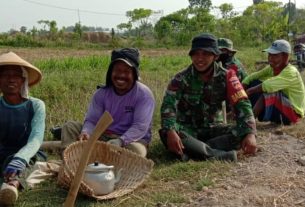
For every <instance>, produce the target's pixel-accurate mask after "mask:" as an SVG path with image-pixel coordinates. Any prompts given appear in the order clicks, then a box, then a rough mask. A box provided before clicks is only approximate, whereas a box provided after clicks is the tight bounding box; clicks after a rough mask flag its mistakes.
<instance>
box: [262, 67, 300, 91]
mask: <svg viewBox="0 0 305 207" xmlns="http://www.w3.org/2000/svg"><path fill="white" fill-rule="evenodd" d="M297 78H298V77H297V76H296V75H295V73H294V72H293V71H292V70H286V69H284V70H283V71H282V72H281V73H280V74H278V75H277V76H273V77H271V78H269V79H268V80H265V81H264V82H263V83H262V89H263V91H264V92H267V93H273V92H276V91H280V90H282V89H284V88H288V87H289V86H291V85H293V83H295V82H297V81H298V80H297Z"/></svg>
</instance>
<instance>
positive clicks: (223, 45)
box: [217, 38, 237, 52]
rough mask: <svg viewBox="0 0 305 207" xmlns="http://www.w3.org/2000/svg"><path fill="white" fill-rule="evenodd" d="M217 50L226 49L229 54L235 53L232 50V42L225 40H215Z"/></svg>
mask: <svg viewBox="0 0 305 207" xmlns="http://www.w3.org/2000/svg"><path fill="white" fill-rule="evenodd" d="M217 42H218V48H219V49H227V50H229V51H231V52H237V50H235V49H233V42H232V40H230V39H227V38H219V39H218V40H217Z"/></svg>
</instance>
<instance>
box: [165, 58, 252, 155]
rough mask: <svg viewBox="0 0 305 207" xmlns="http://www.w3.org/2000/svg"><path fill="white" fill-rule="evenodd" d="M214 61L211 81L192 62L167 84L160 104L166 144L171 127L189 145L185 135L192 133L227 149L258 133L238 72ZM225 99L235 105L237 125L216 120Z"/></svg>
mask: <svg viewBox="0 0 305 207" xmlns="http://www.w3.org/2000/svg"><path fill="white" fill-rule="evenodd" d="M213 64H214V66H213V67H214V75H213V78H212V79H211V80H209V81H208V82H203V81H202V80H201V79H200V77H199V73H198V72H197V70H195V69H194V68H193V66H192V65H190V66H189V67H188V68H187V69H185V70H183V71H181V72H180V73H178V74H177V75H176V76H175V77H174V78H173V79H172V80H171V82H170V84H169V85H168V88H167V91H166V93H165V96H164V99H163V103H162V106H161V127H162V129H161V130H160V137H161V140H162V142H163V143H164V144H165V146H166V143H167V141H166V132H167V131H168V130H171V129H173V130H175V131H176V132H177V133H178V134H179V136H180V138H181V140H182V142H183V144H184V146H186V145H187V143H185V142H184V139H187V138H188V137H192V138H195V139H197V140H200V141H202V142H204V143H207V144H208V145H209V146H211V147H213V148H215V149H221V150H226V151H229V150H232V149H238V148H239V147H240V142H241V140H242V139H243V138H244V137H245V136H246V135H247V134H249V133H254V134H255V132H256V127H255V120H254V117H253V112H252V109H251V104H250V102H249V100H248V98H247V95H246V93H245V91H244V90H243V88H242V86H241V84H240V82H239V80H238V79H237V77H236V75H235V72H229V71H227V70H225V69H224V68H222V67H221V66H220V65H219V64H218V63H216V62H214V63H213ZM228 74H229V75H228ZM236 88H238V90H235V89H236ZM232 91H233V92H232ZM226 99H227V100H229V102H230V103H231V104H232V106H233V109H234V112H235V115H236V117H237V119H236V122H237V123H236V126H227V125H223V124H221V123H217V121H216V120H217V113H218V112H219V111H220V110H221V103H222V101H224V100H226ZM186 150H189V151H192V149H186Z"/></svg>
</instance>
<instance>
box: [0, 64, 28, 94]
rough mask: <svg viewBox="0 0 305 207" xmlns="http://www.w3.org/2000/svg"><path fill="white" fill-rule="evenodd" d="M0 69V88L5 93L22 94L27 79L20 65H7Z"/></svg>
mask: <svg viewBox="0 0 305 207" xmlns="http://www.w3.org/2000/svg"><path fill="white" fill-rule="evenodd" d="M1 67H2V68H3V69H0V90H1V91H2V93H3V94H4V95H13V94H20V91H21V87H22V85H23V83H24V81H25V79H24V77H22V70H21V69H20V68H19V66H14V65H5V66H1Z"/></svg>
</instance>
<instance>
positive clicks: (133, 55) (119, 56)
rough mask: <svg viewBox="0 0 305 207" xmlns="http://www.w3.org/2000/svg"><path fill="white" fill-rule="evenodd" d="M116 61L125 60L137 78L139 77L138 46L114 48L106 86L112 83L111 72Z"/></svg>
mask: <svg viewBox="0 0 305 207" xmlns="http://www.w3.org/2000/svg"><path fill="white" fill-rule="evenodd" d="M116 61H123V62H125V63H126V64H127V65H129V66H130V67H131V68H132V70H133V74H134V78H135V80H138V79H139V65H140V53H139V50H138V49H136V48H123V49H117V50H113V51H112V53H111V62H110V64H109V67H108V71H107V75H106V86H110V85H112V81H111V73H112V68H113V65H114V63H115V62H116Z"/></svg>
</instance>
